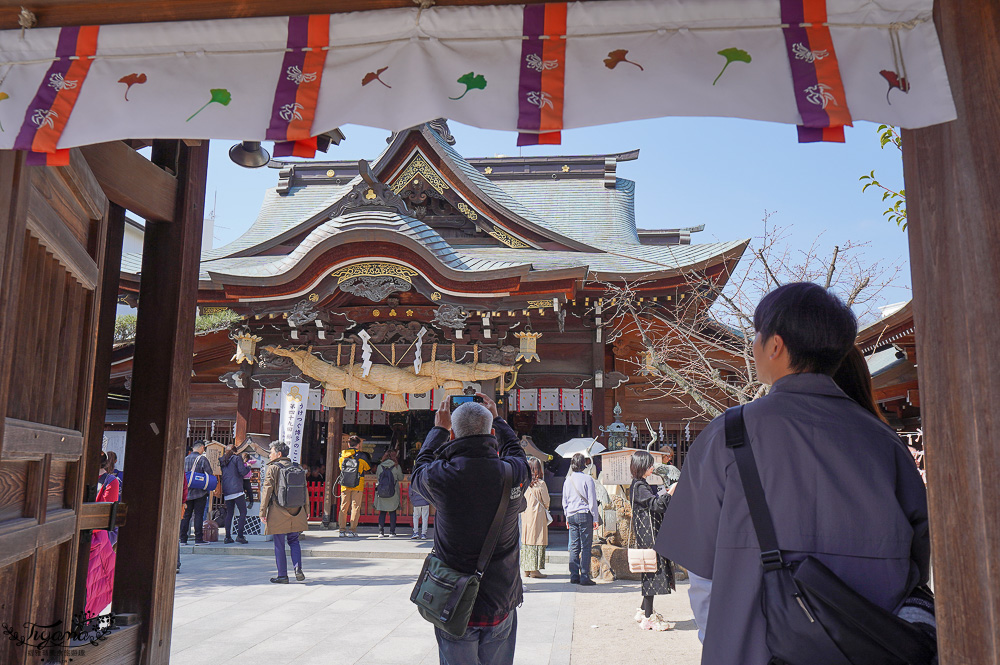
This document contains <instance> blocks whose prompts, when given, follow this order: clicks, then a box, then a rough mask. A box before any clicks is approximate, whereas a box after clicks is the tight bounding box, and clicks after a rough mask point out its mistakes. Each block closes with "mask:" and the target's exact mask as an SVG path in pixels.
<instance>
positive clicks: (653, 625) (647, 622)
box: [639, 614, 674, 632]
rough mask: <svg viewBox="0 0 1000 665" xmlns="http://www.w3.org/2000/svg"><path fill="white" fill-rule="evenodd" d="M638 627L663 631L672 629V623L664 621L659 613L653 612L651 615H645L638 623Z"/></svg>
mask: <svg viewBox="0 0 1000 665" xmlns="http://www.w3.org/2000/svg"><path fill="white" fill-rule="evenodd" d="M639 627H640V628H642V629H643V630H655V631H657V632H663V631H665V630H672V629H673V627H674V624H673V623H671V622H670V621H664V619H663V617H661V616H660V615H659V614H654V615H652V616H649V617H646V618H644V619H643V620H642V623H640V624H639Z"/></svg>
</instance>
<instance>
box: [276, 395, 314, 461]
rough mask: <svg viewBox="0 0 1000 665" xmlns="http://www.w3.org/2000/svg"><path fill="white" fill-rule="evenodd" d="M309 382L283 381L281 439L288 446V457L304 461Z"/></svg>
mask: <svg viewBox="0 0 1000 665" xmlns="http://www.w3.org/2000/svg"><path fill="white" fill-rule="evenodd" d="M308 397H309V384H308V383H297V382H293V381H282V382H281V430H280V432H281V440H282V441H283V442H284V443H285V444H286V445H287V446H288V457H289V459H291V460H292V461H293V462H295V463H296V464H298V463H299V462H301V461H302V431H303V429H304V428H305V425H306V400H307V399H308Z"/></svg>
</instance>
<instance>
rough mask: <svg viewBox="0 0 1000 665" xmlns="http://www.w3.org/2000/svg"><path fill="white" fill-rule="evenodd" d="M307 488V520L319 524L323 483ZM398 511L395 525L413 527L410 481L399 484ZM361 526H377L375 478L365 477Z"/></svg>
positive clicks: (337, 504) (336, 501)
mask: <svg viewBox="0 0 1000 665" xmlns="http://www.w3.org/2000/svg"><path fill="white" fill-rule="evenodd" d="M308 488H309V520H310V521H313V522H319V521H322V520H323V491H324V487H323V483H308ZM335 490H336V491H335V496H334V510H333V521H334V522H336V521H337V515H338V511H339V510H340V498H339V497H337V496H336V494H340V486H339V485H337V486H336V488H335ZM399 492H400V497H399V510H398V511H396V523H397V524H405V525H407V526H412V525H413V506H412V505H411V504H410V481H409V480H403V481H402V482H400V483H399ZM433 521H434V509H433V508H431V516H430V518H429V520H428V522H429V523H433ZM359 522H360V523H361V524H378V511H377V510H375V476H365V491H364V495H363V499H362V502H361V519H360V520H359Z"/></svg>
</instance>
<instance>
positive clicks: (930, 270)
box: [903, 0, 1000, 665]
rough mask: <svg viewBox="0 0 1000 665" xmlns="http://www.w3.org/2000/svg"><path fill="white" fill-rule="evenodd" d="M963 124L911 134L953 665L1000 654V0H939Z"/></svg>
mask: <svg viewBox="0 0 1000 665" xmlns="http://www.w3.org/2000/svg"><path fill="white" fill-rule="evenodd" d="M935 22H936V24H937V27H938V34H939V35H940V38H941V46H942V48H943V51H944V58H945V63H946V64H947V66H948V78H949V79H950V81H951V88H952V93H953V95H954V98H955V105H956V107H957V110H958V120H956V121H955V122H950V123H946V124H943V125H937V126H934V127H928V128H926V129H920V130H915V131H904V132H903V170H904V175H905V178H906V190H907V194H908V200H907V208H908V210H907V212H908V216H909V236H910V265H911V270H912V273H913V302H914V308H913V311H914V321H915V324H916V333H917V359H918V361H919V363H918V366H917V371H918V373H919V378H920V398H921V414H922V416H923V427H924V434H925V439H924V440H925V441H926V448H927V456H926V463H927V469H928V489H929V492H930V512H931V539H932V547H933V555H934V588H935V592H936V594H937V598H938V604H937V622H938V643H939V645H940V648H941V664H942V665H958V664H960V663H961V664H965V663H970V664H971V663H983V664H984V665H985V664H986V663H1000V622H998V621H997V610H998V608H1000V585H998V584H997V570H996V561H997V556H998V555H997V553H998V552H1000V518H998V517H997V516H998V515H1000V482H998V480H997V478H998V476H1000V436H998V435H1000V410H998V409H997V404H998V403H1000V186H998V185H997V174H998V173H1000V152H998V150H997V145H998V142H1000V130H998V128H1000V105H998V104H997V102H996V91H997V90H998V89H1000V42H998V41H997V38H996V26H998V25H1000V5H998V4H997V3H995V2H985V1H984V2H967V1H962V0H939V1H938V2H937V3H936V4H935Z"/></svg>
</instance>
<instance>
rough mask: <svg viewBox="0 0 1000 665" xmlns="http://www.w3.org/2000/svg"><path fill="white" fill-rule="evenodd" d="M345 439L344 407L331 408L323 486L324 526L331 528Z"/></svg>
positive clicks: (328, 421) (328, 415)
mask: <svg viewBox="0 0 1000 665" xmlns="http://www.w3.org/2000/svg"><path fill="white" fill-rule="evenodd" d="M343 440H344V409H343V407H341V408H339V409H330V410H329V411H328V412H327V419H326V483H325V484H324V487H323V528H324V529H329V528H330V522H331V520H330V515H331V514H332V512H333V508H334V500H333V493H334V492H335V491H336V489H337V476H339V475H340V451H341V448H342V447H343Z"/></svg>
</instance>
